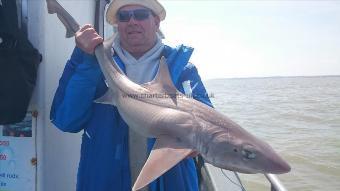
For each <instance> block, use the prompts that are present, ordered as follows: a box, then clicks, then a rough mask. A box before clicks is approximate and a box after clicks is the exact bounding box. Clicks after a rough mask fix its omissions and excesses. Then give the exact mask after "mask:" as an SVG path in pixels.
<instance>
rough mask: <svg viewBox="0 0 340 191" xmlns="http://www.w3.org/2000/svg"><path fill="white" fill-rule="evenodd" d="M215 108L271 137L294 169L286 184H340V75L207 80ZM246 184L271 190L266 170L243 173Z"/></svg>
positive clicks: (331, 190) (305, 190)
mask: <svg viewBox="0 0 340 191" xmlns="http://www.w3.org/2000/svg"><path fill="white" fill-rule="evenodd" d="M205 85H206V88H207V90H208V91H209V92H210V93H211V94H213V97H212V98H211V100H212V102H213V104H214V106H215V107H216V109H217V110H219V111H221V112H222V113H224V114H225V115H227V116H229V117H230V118H231V119H232V120H234V121H235V122H237V123H239V124H240V125H241V126H242V127H243V128H245V129H247V130H248V131H250V132H251V133H253V134H255V135H256V136H257V137H260V138H262V139H263V140H265V141H266V142H268V143H269V144H270V145H271V146H272V147H273V148H274V149H275V150H276V151H277V152H278V153H279V154H280V155H282V156H283V158H284V159H286V160H287V161H288V162H289V163H290V165H291V167H292V171H291V172H290V173H288V174H284V175H279V178H280V180H281V181H282V182H283V184H284V185H285V187H286V188H287V189H288V190H299V191H314V190H315V191H317V190H318V191H319V190H327V191H338V190H340V76H324V77H276V78H242V79H217V80H208V81H205ZM241 178H242V180H243V182H244V184H245V186H246V188H248V190H252V191H260V190H261V191H262V190H270V189H269V184H268V183H267V182H266V180H265V178H264V177H263V175H241Z"/></svg>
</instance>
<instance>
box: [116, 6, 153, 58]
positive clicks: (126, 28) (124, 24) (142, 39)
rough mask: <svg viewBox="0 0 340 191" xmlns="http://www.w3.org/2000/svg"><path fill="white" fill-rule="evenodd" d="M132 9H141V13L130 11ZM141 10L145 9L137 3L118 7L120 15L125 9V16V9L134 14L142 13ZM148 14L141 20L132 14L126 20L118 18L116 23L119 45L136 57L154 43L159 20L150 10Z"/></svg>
mask: <svg viewBox="0 0 340 191" xmlns="http://www.w3.org/2000/svg"><path fill="white" fill-rule="evenodd" d="M134 10H139V11H140V10H142V11H141V12H142V13H138V12H131V11H134ZM143 10H147V9H146V8H145V7H143V6H139V5H127V6H124V7H122V8H121V9H119V11H121V12H122V15H123V13H124V11H125V16H126V13H127V12H126V11H130V15H131V14H134V13H136V14H137V15H136V16H138V14H142V15H143ZM148 14H149V15H148V17H147V18H144V19H142V20H140V19H138V18H137V19H136V18H135V17H134V16H132V17H131V18H130V19H129V20H128V21H126V20H125V21H120V20H119V18H118V22H117V24H118V32H119V35H120V43H121V46H122V47H123V48H124V49H126V50H127V51H128V52H130V54H132V55H133V56H135V57H137V58H139V57H141V56H142V55H143V54H144V53H145V52H147V51H148V50H150V49H151V48H152V47H153V46H154V45H155V43H156V39H157V38H156V37H157V30H158V28H159V23H160V20H159V18H158V17H157V16H153V15H152V14H151V12H149V13H148ZM123 16H124V15H123ZM144 16H145V11H144Z"/></svg>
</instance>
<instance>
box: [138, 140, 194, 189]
mask: <svg viewBox="0 0 340 191" xmlns="http://www.w3.org/2000/svg"><path fill="white" fill-rule="evenodd" d="M193 152H194V151H193V150H192V149H190V148H186V147H185V146H184V145H182V143H181V142H179V141H178V140H176V139H175V138H171V137H167V136H161V137H159V138H157V140H156V143H155V145H154V146H153V149H152V151H151V153H150V155H149V158H148V160H147V161H146V162H145V164H144V166H143V168H142V170H141V172H140V173H139V175H138V177H137V180H136V182H135V184H134V186H133V188H132V190H133V191H135V190H139V189H141V188H143V187H145V186H146V185H148V184H149V183H150V182H152V181H153V180H155V179H156V178H158V177H159V176H161V175H162V174H164V173H165V172H166V171H168V170H169V169H170V168H172V167H173V166H175V165H176V164H177V163H179V162H180V161H181V160H183V159H184V158H186V157H188V156H189V155H190V154H191V153H193Z"/></svg>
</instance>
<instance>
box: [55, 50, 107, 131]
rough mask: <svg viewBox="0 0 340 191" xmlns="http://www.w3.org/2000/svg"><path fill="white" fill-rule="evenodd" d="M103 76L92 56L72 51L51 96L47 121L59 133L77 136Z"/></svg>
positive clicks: (88, 115)
mask: <svg viewBox="0 0 340 191" xmlns="http://www.w3.org/2000/svg"><path fill="white" fill-rule="evenodd" d="M100 79H102V74H101V71H100V68H99V65H98V63H97V60H96V58H95V56H93V55H89V54H86V53H84V52H83V51H81V50H80V49H79V48H77V47H76V48H75V49H74V51H73V53H72V56H71V58H70V60H68V61H67V63H66V66H65V69H64V72H63V74H62V76H61V78H60V80H59V86H58V88H57V91H56V93H55V95H54V99H53V103H52V107H51V113H50V119H51V122H52V123H53V124H54V125H55V126H56V127H58V128H59V129H60V130H62V131H66V132H79V131H80V130H82V128H83V125H84V123H85V122H86V121H87V120H88V119H89V117H90V116H91V107H92V103H93V99H94V97H95V93H96V87H97V84H98V82H99V80H100Z"/></svg>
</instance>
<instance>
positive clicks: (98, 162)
mask: <svg viewBox="0 0 340 191" xmlns="http://www.w3.org/2000/svg"><path fill="white" fill-rule="evenodd" d="M192 51H193V49H192V48H189V47H185V46H183V45H182V46H179V47H178V48H176V49H174V48H171V47H169V46H165V48H164V51H163V55H164V56H165V57H166V58H167V63H168V67H169V71H170V74H171V78H172V81H173V82H174V84H175V85H176V87H177V88H178V90H179V91H181V92H183V87H182V82H184V81H187V80H190V83H191V87H192V90H193V96H194V98H195V99H197V100H199V101H201V102H203V103H205V104H208V105H210V106H211V102H210V100H209V98H208V97H207V96H206V95H207V94H206V90H205V88H204V86H203V84H202V82H201V79H200V77H199V75H198V72H197V69H196V68H195V66H194V65H192V64H190V63H188V60H189V58H190V56H191V54H192ZM113 59H115V61H116V62H117V63H118V64H119V66H120V67H121V68H122V69H123V71H124V64H123V63H122V61H121V60H120V58H119V57H118V56H116V55H114V57H113ZM106 90H107V87H106V84H105V82H104V77H103V74H102V73H101V71H100V68H99V65H98V63H97V60H96V58H95V57H94V56H92V55H88V54H86V53H84V52H82V51H81V50H80V49H78V48H75V49H74V51H73V53H72V56H71V59H70V60H68V62H67V63H66V66H65V69H64V72H63V74H62V76H61V79H60V81H59V86H58V89H57V91H56V93H55V96H54V99H53V104H52V108H51V113H50V118H51V121H52V123H53V124H54V125H55V126H56V127H58V128H59V129H60V130H62V131H65V132H74V133H75V132H79V131H81V130H83V132H84V133H83V135H82V145H81V153H80V162H79V169H78V175H77V179H78V181H77V191H130V190H131V178H130V170H129V154H128V153H129V152H128V127H127V124H126V123H125V122H124V120H123V119H122V118H121V116H120V115H119V113H118V110H117V108H116V107H114V106H111V105H104V104H98V103H94V102H93V100H94V99H96V98H99V97H100V96H101V95H103V94H104V93H105V92H106ZM153 142H154V140H152V139H150V140H149V141H148V148H149V149H151V148H152V145H153ZM150 190H152V191H163V190H176V191H195V190H198V180H197V174H196V168H195V164H194V161H193V160H192V159H185V160H183V161H182V162H180V163H179V164H177V165H176V166H175V167H173V168H172V169H170V170H169V171H168V172H167V173H165V174H164V175H163V176H161V177H160V178H158V179H157V180H156V181H154V182H153V183H152V184H150Z"/></svg>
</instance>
